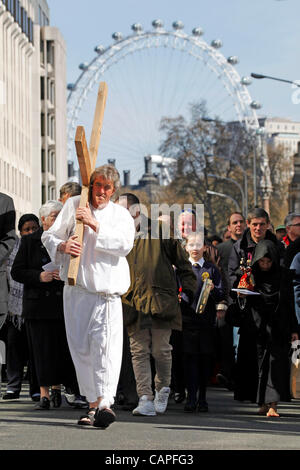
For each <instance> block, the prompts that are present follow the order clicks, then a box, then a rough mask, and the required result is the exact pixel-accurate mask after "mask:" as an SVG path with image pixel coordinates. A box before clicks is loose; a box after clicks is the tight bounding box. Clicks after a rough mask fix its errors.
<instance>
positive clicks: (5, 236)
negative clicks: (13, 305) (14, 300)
mask: <svg viewBox="0 0 300 470" xmlns="http://www.w3.org/2000/svg"><path fill="white" fill-rule="evenodd" d="M15 224H16V212H15V206H14V202H13V200H12V198H11V197H9V196H7V195H6V194H3V193H0V329H1V328H2V326H3V324H4V322H5V319H6V316H7V302H8V279H7V273H6V262H7V259H8V257H9V255H10V253H11V252H12V250H13V247H14V245H15V242H16V239H17V237H16V232H15Z"/></svg>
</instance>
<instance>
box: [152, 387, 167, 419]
mask: <svg viewBox="0 0 300 470" xmlns="http://www.w3.org/2000/svg"><path fill="white" fill-rule="evenodd" d="M169 395H170V388H169V387H163V388H162V389H161V390H160V391H159V392H155V398H154V407H155V411H156V413H159V414H162V413H164V412H165V411H166V409H167V406H168V400H169Z"/></svg>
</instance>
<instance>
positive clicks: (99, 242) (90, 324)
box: [42, 113, 135, 428]
mask: <svg viewBox="0 0 300 470" xmlns="http://www.w3.org/2000/svg"><path fill="white" fill-rule="evenodd" d="M95 114H96V113H95ZM94 123H95V120H94ZM79 130H80V129H79ZM92 138H93V133H92ZM92 138H91V140H92ZM98 141H99V140H98ZM83 143H84V144H85V141H84V142H83ZM77 147H78V146H77V145H76V148H77ZM84 147H85V145H83V146H82V148H83V149H84ZM96 147H97V146H96ZM91 148H92V145H90V149H91ZM77 152H78V148H77ZM87 153H88V152H87ZM96 153H97V152H96ZM79 156H80V155H78V157H79ZM91 167H93V165H91ZM86 168H87V166H86ZM81 169H82V168H81ZM82 176H84V177H83V178H82V179H83V190H82V194H81V196H75V197H71V198H69V199H68V200H67V202H66V203H65V205H64V207H63V209H62V210H61V212H60V214H59V216H58V217H57V219H56V221H55V223H54V224H53V226H52V227H51V229H49V230H48V231H46V232H44V233H43V236H42V242H43V244H44V245H45V247H46V248H47V250H48V252H49V255H50V257H51V259H52V261H53V262H55V263H56V264H58V265H60V277H61V279H62V280H63V281H65V287H64V315H65V324H66V332H67V338H68V343H69V348H70V352H71V355H72V359H73V362H74V365H75V369H76V374H77V378H78V384H79V388H80V393H81V394H82V395H84V396H86V398H87V400H88V402H89V410H88V413H87V415H86V416H82V417H81V418H80V419H79V421H78V424H81V425H94V426H95V427H102V428H106V427H107V426H109V425H110V424H111V423H112V422H113V421H115V414H114V412H113V411H112V410H111V409H110V407H111V405H112V404H113V403H114V397H115V395H116V390H117V385H118V379H119V374H120V368H121V361H122V341H123V316H122V304H121V298H120V296H121V295H122V294H124V293H125V292H126V291H127V289H128V287H129V285H130V274H129V267H128V263H127V260H126V255H127V254H128V253H129V252H130V250H131V249H132V247H133V243H134V234H135V228H134V222H133V219H132V217H131V216H130V214H129V212H128V211H127V210H126V209H125V208H123V207H121V206H119V205H117V204H114V203H113V202H112V201H111V200H110V199H111V197H112V195H113V194H114V193H115V191H116V190H117V189H118V188H119V186H120V176H119V173H118V171H117V170H116V169H115V168H114V167H113V166H110V165H103V166H101V167H99V168H96V169H95V170H94V171H93V172H92V174H91V176H90V179H89V183H88V184H89V186H88V187H87V186H86V183H87V177H88V176H89V175H88V171H87V173H86V174H84V173H83V172H82ZM86 190H87V191H86ZM85 192H86V193H87V196H88V201H87V202H86V204H85V205H83V204H82V201H83V198H84V194H85ZM76 220H77V224H78V221H79V223H80V224H83V227H84V233H83V242H82V243H81V242H80V241H79V238H78V235H76V234H74V233H75V223H76ZM70 255H71V256H70ZM70 258H71V259H70ZM74 261H75V262H76V263H77V265H78V274H77V268H76V269H75V271H74V269H73V268H74V266H73V263H74ZM71 271H72V272H73V274H72V275H70V272H71ZM74 272H75V275H74Z"/></svg>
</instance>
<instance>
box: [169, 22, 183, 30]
mask: <svg viewBox="0 0 300 470" xmlns="http://www.w3.org/2000/svg"><path fill="white" fill-rule="evenodd" d="M172 26H173V29H175V30H178V29H183V28H184V24H183V22H182V21H174V22H173V24H172Z"/></svg>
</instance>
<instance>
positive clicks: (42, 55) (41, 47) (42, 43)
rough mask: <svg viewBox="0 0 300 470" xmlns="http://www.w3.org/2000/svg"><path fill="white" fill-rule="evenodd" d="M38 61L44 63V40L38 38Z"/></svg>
mask: <svg viewBox="0 0 300 470" xmlns="http://www.w3.org/2000/svg"><path fill="white" fill-rule="evenodd" d="M40 61H41V64H42V65H44V64H45V52H44V41H43V40H42V39H41V40H40Z"/></svg>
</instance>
